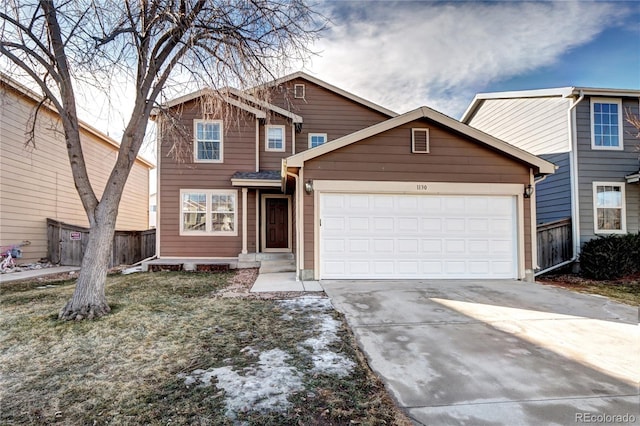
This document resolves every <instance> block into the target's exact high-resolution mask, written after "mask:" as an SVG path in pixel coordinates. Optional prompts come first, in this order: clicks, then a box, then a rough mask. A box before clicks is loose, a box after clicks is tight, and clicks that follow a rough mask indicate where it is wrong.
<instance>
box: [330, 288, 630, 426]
mask: <svg viewBox="0 0 640 426" xmlns="http://www.w3.org/2000/svg"><path fill="white" fill-rule="evenodd" d="M321 284H322V286H323V287H324V289H325V291H326V292H327V294H328V295H329V297H330V298H331V301H332V303H333V305H334V306H335V307H336V309H338V310H339V311H340V312H342V313H344V314H345V316H346V319H347V322H348V323H349V325H350V327H351V328H352V330H353V332H354V334H355V335H356V338H357V339H358V342H359V344H360V347H361V348H362V349H363V351H364V352H365V354H366V355H367V357H368V359H369V363H370V365H371V367H372V369H373V370H374V371H376V372H377V373H378V374H379V375H380V376H381V377H382V379H383V380H384V381H385V383H386V384H387V387H388V389H389V390H390V392H391V393H392V394H393V396H394V397H395V398H396V400H397V401H398V403H399V405H400V406H401V407H403V408H404V409H405V410H406V411H407V413H408V414H409V415H410V416H411V418H412V419H413V420H414V421H415V422H416V423H417V424H429V425H431V424H438V425H457V424H466V425H529V424H530V425H542V424H545V425H551V424H559V425H566V424H576V423H580V422H581V421H583V422H585V423H586V422H587V421H586V420H587V419H589V420H590V422H589V423H590V424H598V423H602V424H604V423H609V424H610V423H612V420H613V421H614V422H615V421H616V420H618V418H617V417H615V418H614V417H606V416H621V417H620V420H624V419H626V420H624V423H631V424H634V423H635V424H638V423H640V412H639V411H640V410H639V404H640V397H639V391H638V381H639V380H640V369H639V368H638V356H639V353H640V334H639V331H638V330H639V327H638V309H637V308H634V307H631V306H627V305H623V304H619V303H616V302H612V301H610V300H609V299H606V298H603V297H598V296H591V295H585V294H578V293H573V292H570V291H567V290H564V289H561V288H555V287H547V286H542V285H539V284H531V283H524V282H519V281H457V280H456V281H322V283H321ZM625 415H626V418H625V417H624V416H625ZM598 416H602V417H598ZM600 419H601V420H602V422H599V421H598V420H600ZM594 420H595V421H594ZM618 423H623V421H619V422H618Z"/></svg>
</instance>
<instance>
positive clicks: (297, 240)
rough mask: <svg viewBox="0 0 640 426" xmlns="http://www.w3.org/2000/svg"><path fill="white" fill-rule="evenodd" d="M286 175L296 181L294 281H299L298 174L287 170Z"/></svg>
mask: <svg viewBox="0 0 640 426" xmlns="http://www.w3.org/2000/svg"><path fill="white" fill-rule="evenodd" d="M286 176H291V177H292V178H293V179H294V180H295V182H296V196H295V199H296V281H300V232H299V226H300V220H299V215H300V203H299V201H298V200H299V195H300V180H299V179H298V175H297V174H295V173H291V172H290V171H288V170H287V172H286Z"/></svg>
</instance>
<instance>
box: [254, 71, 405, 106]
mask: <svg viewBox="0 0 640 426" xmlns="http://www.w3.org/2000/svg"><path fill="white" fill-rule="evenodd" d="M296 78H301V79H303V80H307V81H309V82H311V83H314V84H317V85H318V86H320V87H323V88H325V89H327V90H329V91H331V92H333V93H336V94H338V95H340V96H343V97H345V98H347V99H350V100H352V101H354V102H357V103H359V104H362V105H364V106H366V107H369V108H371V109H373V110H375V111H378V112H381V113H383V114H385V115H387V116H389V117H397V116H398V113H397V112H394V111H391V110H390V109H387V108H385V107H383V106H380V105H378V104H375V103H373V102H371V101H368V100H366V99H364V98H361V97H360V96H357V95H354V94H353V93H350V92H347V91H346V90H344V89H341V88H339V87H336V86H334V85H332V84H329V83H327V82H326V81H322V80H320V79H319V78H316V77H313V76H311V75H309V74H307V73H305V72H302V71H298V72H294V73H293V74H289V75H286V76H284V77H281V78H278V79H276V80H273V81H271V82H269V83H267V84H266V86H267V87H272V86H278V85H280V84H283V83H286V82H288V81H291V80H295V79H296Z"/></svg>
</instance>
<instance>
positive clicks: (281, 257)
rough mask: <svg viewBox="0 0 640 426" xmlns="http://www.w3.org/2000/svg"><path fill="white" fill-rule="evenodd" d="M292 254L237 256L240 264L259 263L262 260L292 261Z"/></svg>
mask: <svg viewBox="0 0 640 426" xmlns="http://www.w3.org/2000/svg"><path fill="white" fill-rule="evenodd" d="M294 259H295V257H294V256H293V253H245V254H242V253H241V254H239V255H238V260H239V261H240V262H260V261H263V260H294Z"/></svg>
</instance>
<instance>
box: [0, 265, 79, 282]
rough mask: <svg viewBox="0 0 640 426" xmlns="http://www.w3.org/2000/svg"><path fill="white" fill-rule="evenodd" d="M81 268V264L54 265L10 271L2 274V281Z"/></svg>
mask: <svg viewBox="0 0 640 426" xmlns="http://www.w3.org/2000/svg"><path fill="white" fill-rule="evenodd" d="M79 270H80V267H79V266H54V267H52V268H42V269H30V270H28V271H20V272H9V273H7V274H0V283H8V282H11V281H19V280H29V279H33V278H38V277H44V276H46V275H53V274H60V273H64V272H77V271H79Z"/></svg>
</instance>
